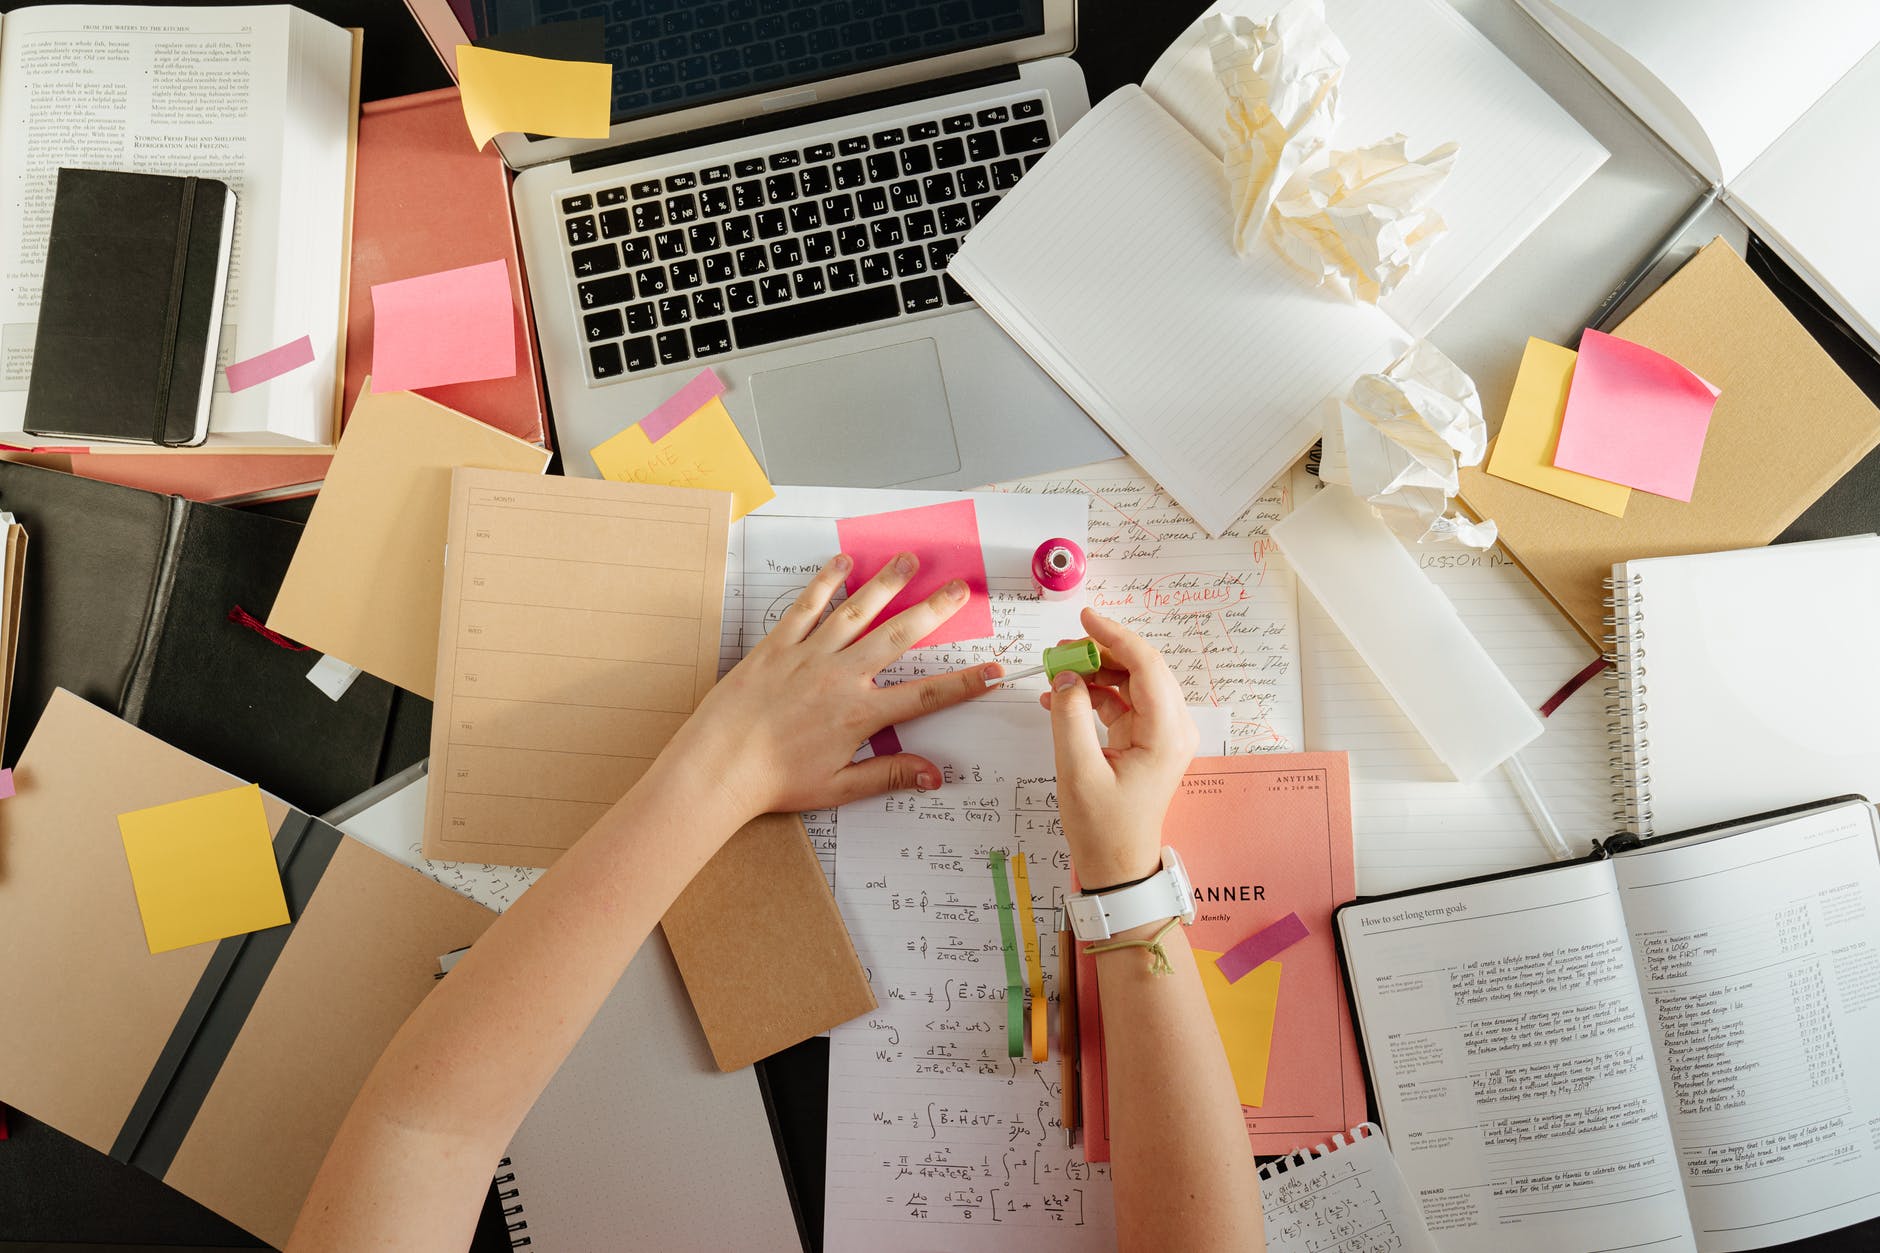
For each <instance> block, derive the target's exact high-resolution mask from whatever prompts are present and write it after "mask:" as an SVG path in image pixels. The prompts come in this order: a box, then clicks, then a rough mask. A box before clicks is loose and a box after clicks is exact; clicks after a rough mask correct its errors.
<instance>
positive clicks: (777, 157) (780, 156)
mask: <svg viewBox="0 0 1880 1253" xmlns="http://www.w3.org/2000/svg"><path fill="white" fill-rule="evenodd" d="M801 164H803V154H802V153H800V152H794V151H792V152H773V153H771V154H770V168H771V169H773V170H792V169H795V168H796V167H797V166H799V165H801Z"/></svg>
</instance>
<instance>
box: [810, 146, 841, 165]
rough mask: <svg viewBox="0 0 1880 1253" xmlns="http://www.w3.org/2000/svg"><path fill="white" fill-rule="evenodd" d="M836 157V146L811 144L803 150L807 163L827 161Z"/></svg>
mask: <svg viewBox="0 0 1880 1253" xmlns="http://www.w3.org/2000/svg"><path fill="white" fill-rule="evenodd" d="M835 155H836V149H835V145H834V144H811V145H810V146H809V147H807V148H805V149H803V159H804V160H805V161H827V160H829V159H830V158H832V157H834V156H835Z"/></svg>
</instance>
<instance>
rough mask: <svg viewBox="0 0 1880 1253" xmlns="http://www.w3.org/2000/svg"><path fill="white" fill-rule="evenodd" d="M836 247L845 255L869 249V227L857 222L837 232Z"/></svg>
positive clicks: (853, 254) (848, 255) (850, 255)
mask: <svg viewBox="0 0 1880 1253" xmlns="http://www.w3.org/2000/svg"><path fill="white" fill-rule="evenodd" d="M836 248H837V250H838V251H840V252H841V253H842V255H843V256H845V257H852V256H855V255H856V254H857V253H861V252H867V251H868V228H867V227H866V226H863V225H861V224H860V223H857V224H856V225H854V226H845V227H843V228H842V229H841V230H839V231H837V232H836Z"/></svg>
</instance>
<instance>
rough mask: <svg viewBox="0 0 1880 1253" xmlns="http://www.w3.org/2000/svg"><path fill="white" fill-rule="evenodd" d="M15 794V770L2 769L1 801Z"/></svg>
mask: <svg viewBox="0 0 1880 1253" xmlns="http://www.w3.org/2000/svg"><path fill="white" fill-rule="evenodd" d="M11 795H13V772H12V771H11V770H0V801H3V800H5V799H6V798H7V797H9V796H11Z"/></svg>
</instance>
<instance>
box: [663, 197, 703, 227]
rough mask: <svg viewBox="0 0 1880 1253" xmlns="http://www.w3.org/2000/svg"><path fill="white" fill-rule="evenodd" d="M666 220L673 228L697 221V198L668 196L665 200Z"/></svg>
mask: <svg viewBox="0 0 1880 1253" xmlns="http://www.w3.org/2000/svg"><path fill="white" fill-rule="evenodd" d="M666 220H667V221H668V222H671V223H672V224H673V225H674V226H683V225H684V224H685V223H687V222H696V221H698V197H697V196H669V197H668V198H667V199H666Z"/></svg>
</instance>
